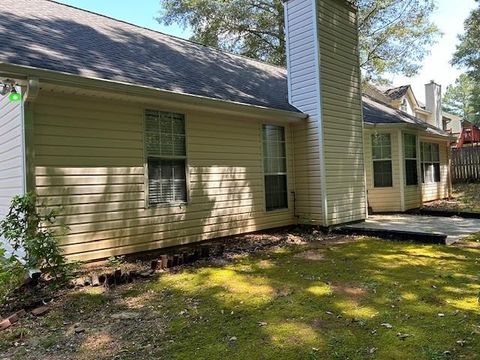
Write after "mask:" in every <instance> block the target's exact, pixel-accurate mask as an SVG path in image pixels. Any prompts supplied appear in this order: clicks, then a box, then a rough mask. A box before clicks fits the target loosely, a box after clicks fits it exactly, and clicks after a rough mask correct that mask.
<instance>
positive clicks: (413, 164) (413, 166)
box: [403, 134, 418, 185]
mask: <svg viewBox="0 0 480 360" xmlns="http://www.w3.org/2000/svg"><path fill="white" fill-rule="evenodd" d="M403 146H404V150H405V183H406V185H418V172H417V137H416V136H415V135H412V134H404V135H403Z"/></svg>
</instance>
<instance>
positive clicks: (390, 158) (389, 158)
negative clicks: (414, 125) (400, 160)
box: [370, 133, 393, 189]
mask: <svg viewBox="0 0 480 360" xmlns="http://www.w3.org/2000/svg"><path fill="white" fill-rule="evenodd" d="M377 136H388V138H389V140H390V157H381V158H377V159H376V158H375V157H374V152H373V148H374V138H375V137H377ZM370 139H371V151H372V183H373V187H374V188H376V189H382V188H392V187H393V161H392V148H393V147H392V135H391V134H390V133H378V134H372V136H371V138H370ZM380 152H381V153H382V155H383V151H382V150H381V151H380ZM385 161H390V176H391V179H392V181H391V185H390V186H377V185H375V163H376V162H385Z"/></svg>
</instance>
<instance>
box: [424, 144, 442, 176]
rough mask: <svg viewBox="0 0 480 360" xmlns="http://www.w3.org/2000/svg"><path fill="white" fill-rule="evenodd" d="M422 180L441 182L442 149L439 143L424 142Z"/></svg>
mask: <svg viewBox="0 0 480 360" xmlns="http://www.w3.org/2000/svg"><path fill="white" fill-rule="evenodd" d="M422 182H423V183H426V184H428V183H436V182H440V149H439V146H438V144H432V143H422Z"/></svg>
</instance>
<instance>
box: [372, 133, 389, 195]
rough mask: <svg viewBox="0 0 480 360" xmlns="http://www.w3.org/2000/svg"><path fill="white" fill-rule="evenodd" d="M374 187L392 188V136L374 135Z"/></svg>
mask: <svg viewBox="0 0 480 360" xmlns="http://www.w3.org/2000/svg"><path fill="white" fill-rule="evenodd" d="M372 158H373V185H374V186H375V187H391V186H392V184H393V179H392V146H391V141H390V134H375V135H372Z"/></svg>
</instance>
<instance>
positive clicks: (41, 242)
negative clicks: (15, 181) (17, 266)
mask: <svg viewBox="0 0 480 360" xmlns="http://www.w3.org/2000/svg"><path fill="white" fill-rule="evenodd" d="M57 212H58V211H57V210H52V209H47V208H46V207H45V206H40V205H39V204H38V203H37V197H36V195H35V194H34V193H27V194H26V195H23V196H15V197H14V198H13V200H12V203H11V205H10V210H9V212H8V215H7V216H6V217H5V219H4V220H2V222H0V235H1V236H3V237H4V238H5V239H6V240H7V241H8V242H9V243H10V245H11V246H12V248H13V249H14V250H20V249H22V250H23V251H24V252H25V257H24V259H23V260H24V261H25V263H24V268H25V269H26V270H32V269H39V270H41V271H42V273H43V274H45V275H49V276H51V277H53V278H55V279H57V278H65V276H66V275H67V274H68V272H69V269H70V266H69V265H68V264H67V263H66V261H65V258H64V256H63V254H62V250H61V248H60V246H59V243H58V235H57V234H56V233H55V231H54V230H53V229H52V228H51V225H54V223H55V220H56V217H57ZM16 260H17V261H18V260H19V259H18V258H17V259H16Z"/></svg>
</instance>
